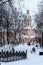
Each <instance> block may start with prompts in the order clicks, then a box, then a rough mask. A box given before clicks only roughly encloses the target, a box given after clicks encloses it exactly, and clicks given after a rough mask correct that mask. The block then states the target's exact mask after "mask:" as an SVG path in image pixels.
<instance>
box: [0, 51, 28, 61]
mask: <svg viewBox="0 0 43 65" xmlns="http://www.w3.org/2000/svg"><path fill="white" fill-rule="evenodd" d="M26 58H27V50H26V51H25V52H24V51H19V52H18V51H16V52H15V51H13V52H12V51H10V52H8V51H7V52H0V62H10V61H17V60H22V59H26Z"/></svg>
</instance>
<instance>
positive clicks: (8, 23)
mask: <svg viewBox="0 0 43 65" xmlns="http://www.w3.org/2000/svg"><path fill="white" fill-rule="evenodd" d="M8 22H9V21H8V20H7V44H9V31H8V28H9V23H8Z"/></svg>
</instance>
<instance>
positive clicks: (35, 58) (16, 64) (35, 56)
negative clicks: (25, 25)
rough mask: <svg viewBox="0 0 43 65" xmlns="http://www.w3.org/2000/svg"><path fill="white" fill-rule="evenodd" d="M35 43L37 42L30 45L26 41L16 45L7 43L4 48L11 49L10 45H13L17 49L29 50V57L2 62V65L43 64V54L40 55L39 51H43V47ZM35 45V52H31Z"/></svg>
mask: <svg viewBox="0 0 43 65" xmlns="http://www.w3.org/2000/svg"><path fill="white" fill-rule="evenodd" d="M31 43H32V42H31ZM35 45H36V44H34V45H31V46H28V45H27V44H26V43H25V44H19V45H16V46H13V45H9V46H8V45H5V46H4V47H3V48H8V49H9V47H10V46H12V47H14V49H15V50H17V51H23V50H24V51H25V50H27V59H25V60H24V59H23V60H18V61H12V62H0V63H1V65H43V56H39V51H42V48H40V46H38V48H37V47H35ZM37 45H39V44H37ZM33 47H35V49H36V52H35V53H31V50H32V48H33ZM0 48H1V47H0Z"/></svg>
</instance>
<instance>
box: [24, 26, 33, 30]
mask: <svg viewBox="0 0 43 65" xmlns="http://www.w3.org/2000/svg"><path fill="white" fill-rule="evenodd" d="M24 29H32V28H31V27H30V26H29V27H24Z"/></svg>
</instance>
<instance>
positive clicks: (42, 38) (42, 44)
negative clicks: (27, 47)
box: [42, 32, 43, 46]
mask: <svg viewBox="0 0 43 65" xmlns="http://www.w3.org/2000/svg"><path fill="white" fill-rule="evenodd" d="M42 46H43V32H42Z"/></svg>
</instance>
